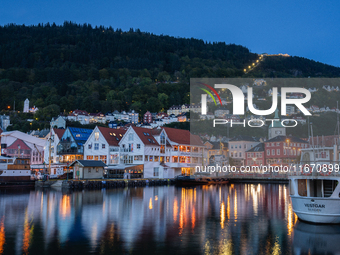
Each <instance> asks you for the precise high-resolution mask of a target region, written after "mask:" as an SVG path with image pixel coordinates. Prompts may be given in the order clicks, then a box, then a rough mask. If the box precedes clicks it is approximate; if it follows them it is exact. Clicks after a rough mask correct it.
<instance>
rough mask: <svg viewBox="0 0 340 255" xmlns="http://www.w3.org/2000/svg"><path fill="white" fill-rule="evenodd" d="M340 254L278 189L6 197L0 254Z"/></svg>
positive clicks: (334, 230)
mask: <svg viewBox="0 0 340 255" xmlns="http://www.w3.org/2000/svg"><path fill="white" fill-rule="evenodd" d="M320 253H322V254H336V253H337V254H339V253H340V226H325V225H310V224H306V223H302V222H299V221H298V220H297V217H296V216H295V214H294V213H293V211H292V207H291V203H290V199H289V195H288V189H287V186H286V185H279V184H231V185H226V186H201V187H195V188H180V187H175V186H170V187H165V186H161V187H145V188H139V187H138V188H126V189H108V190H105V189H103V190H94V191H93V190H92V191H73V192H69V191H61V190H54V189H45V190H21V191H10V190H6V191H4V190H1V191H0V254H1V255H2V254H73V255H74V254H320Z"/></svg>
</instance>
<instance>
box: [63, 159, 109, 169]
mask: <svg viewBox="0 0 340 255" xmlns="http://www.w3.org/2000/svg"><path fill="white" fill-rule="evenodd" d="M77 162H78V163H79V164H81V165H82V166H85V167H86V166H89V167H96V166H102V167H106V165H105V164H104V162H103V161H100V160H76V161H74V162H73V163H72V164H71V165H70V166H73V165H74V164H75V163H77Z"/></svg>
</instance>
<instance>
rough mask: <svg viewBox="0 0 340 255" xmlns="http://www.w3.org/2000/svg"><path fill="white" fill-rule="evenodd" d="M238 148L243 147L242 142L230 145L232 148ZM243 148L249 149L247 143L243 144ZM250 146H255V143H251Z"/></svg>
mask: <svg viewBox="0 0 340 255" xmlns="http://www.w3.org/2000/svg"><path fill="white" fill-rule="evenodd" d="M237 148H239V149H241V148H242V145H241V144H235V145H232V144H231V145H230V149H237ZM243 148H244V149H247V148H248V145H247V144H243ZM250 148H253V145H252V144H251V145H250Z"/></svg>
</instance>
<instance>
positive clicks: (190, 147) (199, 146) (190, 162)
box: [156, 127, 204, 176]
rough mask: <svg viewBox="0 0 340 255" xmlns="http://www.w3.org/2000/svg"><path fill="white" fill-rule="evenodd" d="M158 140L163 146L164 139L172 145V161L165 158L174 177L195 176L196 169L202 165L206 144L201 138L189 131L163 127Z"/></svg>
mask: <svg viewBox="0 0 340 255" xmlns="http://www.w3.org/2000/svg"><path fill="white" fill-rule="evenodd" d="M156 137H157V136H156ZM158 139H159V141H160V142H161V143H163V145H164V139H165V140H166V141H168V142H169V144H170V145H171V150H170V156H171V157H170V161H169V162H168V158H165V159H166V163H165V164H166V165H168V166H169V167H170V168H171V169H170V170H171V171H173V173H174V176H178V175H180V174H182V175H190V174H193V171H194V167H195V166H201V165H202V155H203V150H204V144H203V142H202V140H201V139H200V137H199V136H197V135H192V134H191V133H190V131H189V130H183V129H176V128H169V127H163V128H162V132H160V134H159V136H158ZM172 169H173V170H172Z"/></svg>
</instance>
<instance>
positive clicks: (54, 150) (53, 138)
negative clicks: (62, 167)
mask: <svg viewBox="0 0 340 255" xmlns="http://www.w3.org/2000/svg"><path fill="white" fill-rule="evenodd" d="M51 133H52V136H51ZM51 133H49V134H48V135H47V137H46V138H47V139H46V141H45V146H44V161H45V164H49V156H50V144H51V163H52V164H59V157H58V154H57V145H58V143H59V141H60V139H59V137H58V135H57V134H56V133H55V132H54V129H53V128H52V131H51ZM50 136H51V139H50ZM50 142H51V143H50Z"/></svg>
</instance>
